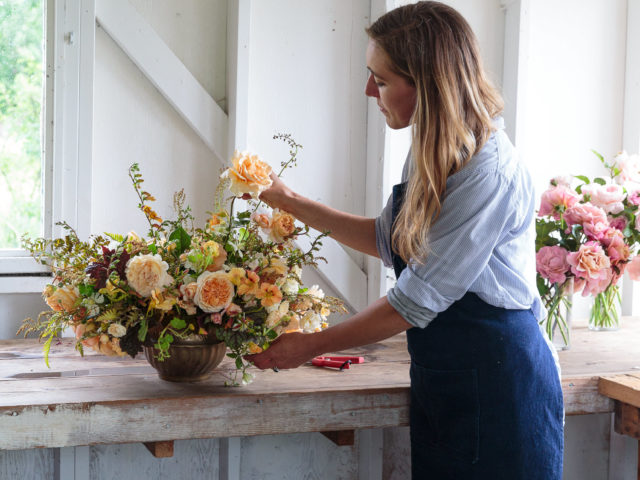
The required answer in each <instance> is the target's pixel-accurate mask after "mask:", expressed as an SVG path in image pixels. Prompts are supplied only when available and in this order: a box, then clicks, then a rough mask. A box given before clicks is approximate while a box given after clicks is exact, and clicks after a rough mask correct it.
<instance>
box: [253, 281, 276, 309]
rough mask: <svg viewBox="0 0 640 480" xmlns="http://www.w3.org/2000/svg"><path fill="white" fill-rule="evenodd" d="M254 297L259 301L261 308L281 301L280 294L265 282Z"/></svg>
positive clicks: (273, 286) (274, 286)
mask: <svg viewBox="0 0 640 480" xmlns="http://www.w3.org/2000/svg"><path fill="white" fill-rule="evenodd" d="M256 297H257V298H259V299H260V303H262V306H263V307H269V306H271V305H275V304H276V303H280V302H281V301H282V292H281V291H280V289H279V288H278V287H277V286H276V285H273V284H271V283H266V282H265V283H263V284H262V285H260V290H258V291H257V292H256Z"/></svg>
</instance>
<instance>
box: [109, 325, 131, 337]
mask: <svg viewBox="0 0 640 480" xmlns="http://www.w3.org/2000/svg"><path fill="white" fill-rule="evenodd" d="M107 333H108V334H109V335H111V336H112V337H116V338H120V337H124V335H125V333H127V328H126V327H125V326H124V325H120V324H119V323H112V324H111V325H109V328H108V329H107Z"/></svg>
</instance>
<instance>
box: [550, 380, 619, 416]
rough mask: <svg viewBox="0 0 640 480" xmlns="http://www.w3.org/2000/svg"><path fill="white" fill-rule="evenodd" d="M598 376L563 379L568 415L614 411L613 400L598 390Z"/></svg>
mask: <svg viewBox="0 0 640 480" xmlns="http://www.w3.org/2000/svg"><path fill="white" fill-rule="evenodd" d="M598 378H599V377H596V376H584V377H570V378H563V380H562V393H563V397H564V408H565V414H566V415H586V414H591V413H609V412H613V400H611V399H610V398H607V397H606V396H604V395H601V394H600V393H599V392H598Z"/></svg>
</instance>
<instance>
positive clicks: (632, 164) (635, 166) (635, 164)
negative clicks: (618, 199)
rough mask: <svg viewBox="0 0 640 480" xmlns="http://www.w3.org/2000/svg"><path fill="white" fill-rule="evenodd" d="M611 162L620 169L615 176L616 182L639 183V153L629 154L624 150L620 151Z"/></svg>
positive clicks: (621, 183)
mask: <svg viewBox="0 0 640 480" xmlns="http://www.w3.org/2000/svg"><path fill="white" fill-rule="evenodd" d="M613 164H614V165H615V166H616V167H618V170H620V173H619V174H618V175H617V176H616V182H617V183H619V184H620V185H625V184H627V183H640V155H638V154H637V153H636V154H634V155H629V154H628V153H627V152H626V151H622V152H620V153H619V154H618V155H616V157H615V158H614V159H613Z"/></svg>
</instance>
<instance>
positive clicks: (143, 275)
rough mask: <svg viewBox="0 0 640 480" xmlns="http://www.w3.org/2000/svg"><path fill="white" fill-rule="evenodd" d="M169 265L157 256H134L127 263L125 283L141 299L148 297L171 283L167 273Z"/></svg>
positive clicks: (171, 279) (171, 280)
mask: <svg viewBox="0 0 640 480" xmlns="http://www.w3.org/2000/svg"><path fill="white" fill-rule="evenodd" d="M168 269H169V265H168V264H167V262H165V261H164V260H162V257H161V256H160V255H158V254H155V255H136V256H135V257H133V258H132V259H130V260H129V261H128V262H127V269H126V271H125V273H126V275H127V282H129V285H131V287H133V289H134V290H135V291H136V292H138V293H139V294H140V295H142V296H143V297H150V296H151V293H152V292H153V291H154V290H160V291H162V290H164V287H167V286H169V285H171V284H172V283H173V277H172V276H171V275H169V274H168V273H167V270H168Z"/></svg>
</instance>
